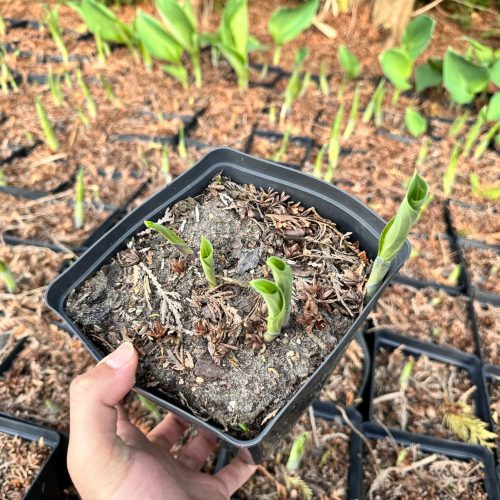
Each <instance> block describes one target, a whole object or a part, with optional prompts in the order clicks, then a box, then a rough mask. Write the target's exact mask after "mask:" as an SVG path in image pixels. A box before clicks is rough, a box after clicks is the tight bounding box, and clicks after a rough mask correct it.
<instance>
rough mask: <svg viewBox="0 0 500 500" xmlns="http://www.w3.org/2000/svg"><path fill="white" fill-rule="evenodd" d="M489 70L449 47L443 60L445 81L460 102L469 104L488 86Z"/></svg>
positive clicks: (452, 94)
mask: <svg viewBox="0 0 500 500" xmlns="http://www.w3.org/2000/svg"><path fill="white" fill-rule="evenodd" d="M488 80H489V72H488V69H487V68H485V67H484V66H479V65H477V64H474V63H472V62H470V61H468V60H467V59H465V58H464V57H462V56H461V55H459V54H457V53H455V52H453V50H451V49H448V50H447V51H446V54H445V56H444V60H443V83H444V86H445V87H446V90H447V91H448V92H449V93H450V94H451V98H452V99H453V100H454V101H455V102H457V103H458V104H468V103H469V102H471V101H472V100H473V99H474V96H475V95H476V94H478V93H479V92H482V91H483V90H485V89H486V87H487V86H488Z"/></svg>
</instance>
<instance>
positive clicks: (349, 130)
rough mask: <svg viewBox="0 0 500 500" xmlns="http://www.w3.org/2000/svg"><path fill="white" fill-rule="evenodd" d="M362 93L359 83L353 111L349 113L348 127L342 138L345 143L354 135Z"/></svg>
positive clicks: (352, 106) (355, 93) (353, 100)
mask: <svg viewBox="0 0 500 500" xmlns="http://www.w3.org/2000/svg"><path fill="white" fill-rule="evenodd" d="M360 93H361V88H360V86H359V83H358V84H357V85H356V88H355V89H354V97H353V99H352V105H351V111H350V112H349V118H348V120H347V125H346V126H345V129H344V135H343V136H342V139H343V140H344V141H347V140H348V139H349V138H350V137H351V135H352V133H353V132H354V127H355V126H356V120H357V118H358V108H359V97H360Z"/></svg>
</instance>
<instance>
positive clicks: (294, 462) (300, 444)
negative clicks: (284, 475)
mask: <svg viewBox="0 0 500 500" xmlns="http://www.w3.org/2000/svg"><path fill="white" fill-rule="evenodd" d="M308 438H309V433H308V432H304V433H302V434H301V435H300V436H299V437H298V438H296V439H295V440H294V442H293V444H292V448H291V450H290V455H289V456H288V461H287V463H286V468H287V470H288V471H290V472H294V471H296V470H297V469H298V468H299V467H300V462H301V461H302V457H303V456H304V453H305V451H306V445H307V440H308Z"/></svg>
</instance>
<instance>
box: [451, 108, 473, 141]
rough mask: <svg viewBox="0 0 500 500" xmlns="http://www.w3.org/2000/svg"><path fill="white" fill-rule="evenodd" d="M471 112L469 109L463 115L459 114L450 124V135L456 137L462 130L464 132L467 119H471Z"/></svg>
mask: <svg viewBox="0 0 500 500" xmlns="http://www.w3.org/2000/svg"><path fill="white" fill-rule="evenodd" d="M469 116H470V112H469V111H468V110H467V111H465V112H464V113H462V114H461V115H459V116H457V117H456V118H455V120H454V121H453V123H452V124H451V126H450V131H449V132H448V136H449V137H456V136H457V135H458V134H460V132H462V130H463V128H464V127H465V124H466V123H467V120H468V119H469Z"/></svg>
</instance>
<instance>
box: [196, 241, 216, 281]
mask: <svg viewBox="0 0 500 500" xmlns="http://www.w3.org/2000/svg"><path fill="white" fill-rule="evenodd" d="M200 261H201V267H203V272H204V273H205V278H207V281H208V284H209V285H210V286H211V287H215V286H217V279H216V277H215V263H214V249H213V247H212V243H210V241H209V240H207V238H205V236H202V237H201V246H200Z"/></svg>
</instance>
